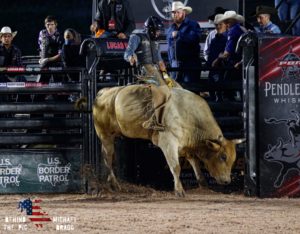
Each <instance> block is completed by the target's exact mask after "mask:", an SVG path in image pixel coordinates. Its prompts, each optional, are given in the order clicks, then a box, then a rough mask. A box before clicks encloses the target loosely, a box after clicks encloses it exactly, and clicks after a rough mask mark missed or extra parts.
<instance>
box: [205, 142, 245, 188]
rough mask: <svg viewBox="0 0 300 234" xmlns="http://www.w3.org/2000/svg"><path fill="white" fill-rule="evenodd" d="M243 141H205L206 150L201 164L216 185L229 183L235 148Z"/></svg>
mask: <svg viewBox="0 0 300 234" xmlns="http://www.w3.org/2000/svg"><path fill="white" fill-rule="evenodd" d="M243 141H244V139H236V140H227V139H225V138H223V139H222V140H220V141H212V140H206V142H205V143H206V146H207V148H208V150H207V152H206V156H205V157H204V159H203V162H204V165H205V167H206V169H207V170H208V172H209V174H210V175H211V176H212V177H214V178H215V179H216V181H217V183H218V184H229V183H230V182H231V176H230V175H231V169H232V166H233V163H234V161H235V159H236V150H235V146H236V144H240V143H242V142H243Z"/></svg>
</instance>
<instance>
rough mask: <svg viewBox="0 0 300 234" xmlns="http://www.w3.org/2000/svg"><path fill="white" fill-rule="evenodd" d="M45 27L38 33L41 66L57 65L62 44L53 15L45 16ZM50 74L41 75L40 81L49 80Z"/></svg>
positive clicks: (58, 64) (60, 64) (59, 60)
mask: <svg viewBox="0 0 300 234" xmlns="http://www.w3.org/2000/svg"><path fill="white" fill-rule="evenodd" d="M45 27H46V29H43V30H41V31H40V33H39V39H38V44H39V48H40V57H41V58H40V60H39V63H40V65H41V67H58V66H62V63H61V47H62V44H63V40H62V37H61V35H60V33H59V31H58V30H57V20H56V18H55V17H54V16H51V15H49V16H47V17H46V19H45ZM49 80H50V76H49V75H43V76H41V78H40V80H39V81H40V82H49Z"/></svg>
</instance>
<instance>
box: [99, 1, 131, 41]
mask: <svg viewBox="0 0 300 234" xmlns="http://www.w3.org/2000/svg"><path fill="white" fill-rule="evenodd" d="M115 2H116V6H115V10H114V12H115V24H116V26H115V27H116V33H120V32H122V33H124V34H126V36H127V37H129V36H130V34H131V32H132V31H133V30H134V29H135V20H134V16H133V13H132V9H131V7H130V4H129V1H128V0H115ZM111 4H112V1H111V0H100V1H99V2H98V7H97V14H96V20H97V21H98V23H99V26H100V28H103V29H105V30H107V31H108V30H109V27H108V26H109V25H108V24H109V20H110V19H111Z"/></svg>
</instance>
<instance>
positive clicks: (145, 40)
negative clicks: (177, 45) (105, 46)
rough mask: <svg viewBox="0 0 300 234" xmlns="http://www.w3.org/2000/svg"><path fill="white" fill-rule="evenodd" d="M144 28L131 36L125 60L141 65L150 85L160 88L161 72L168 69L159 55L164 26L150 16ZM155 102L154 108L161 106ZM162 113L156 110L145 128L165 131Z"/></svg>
mask: <svg viewBox="0 0 300 234" xmlns="http://www.w3.org/2000/svg"><path fill="white" fill-rule="evenodd" d="M144 27H145V28H144V31H143V32H141V33H135V32H134V33H132V34H131V35H130V38H129V42H128V46H127V48H126V51H125V53H124V59H125V60H126V61H128V62H129V63H130V64H131V65H135V64H137V65H139V66H140V68H141V70H142V72H143V76H145V77H146V79H147V80H146V81H147V82H148V83H152V82H153V83H155V84H156V85H157V86H159V85H161V84H164V83H161V82H160V81H162V74H161V73H160V72H159V70H160V71H161V72H166V67H165V64H164V62H163V60H162V58H161V55H160V53H159V45H158V43H157V40H158V37H159V36H160V33H161V32H162V31H163V29H164V26H163V23H162V22H161V20H160V19H159V18H158V17H156V16H150V17H149V18H148V19H147V20H146V22H145V26H144ZM158 67H159V68H158ZM149 78H150V79H149ZM169 81H170V80H169ZM152 90H153V89H152ZM153 102H154V103H153V106H154V107H157V106H160V105H159V104H158V103H155V100H154V99H153ZM161 111H162V108H154V115H152V116H151V118H150V119H149V120H148V121H146V122H144V123H143V127H144V128H146V129H153V130H157V131H162V130H164V126H163V125H162V123H161V121H162V120H161V116H162V114H161Z"/></svg>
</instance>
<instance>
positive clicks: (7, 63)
mask: <svg viewBox="0 0 300 234" xmlns="http://www.w3.org/2000/svg"><path fill="white" fill-rule="evenodd" d="M16 35H17V32H12V30H11V28H10V27H8V26H5V27H3V28H2V29H1V31H0V40H1V44H0V67H11V66H15V67H19V66H22V55H21V51H20V49H19V48H18V47H16V46H15V45H13V44H12V41H13V39H14V37H15V36H16ZM23 80H25V78H24V77H22V76H17V77H16V78H15V79H14V80H13V81H23ZM10 81H12V77H8V76H6V75H1V76H0V82H10Z"/></svg>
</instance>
